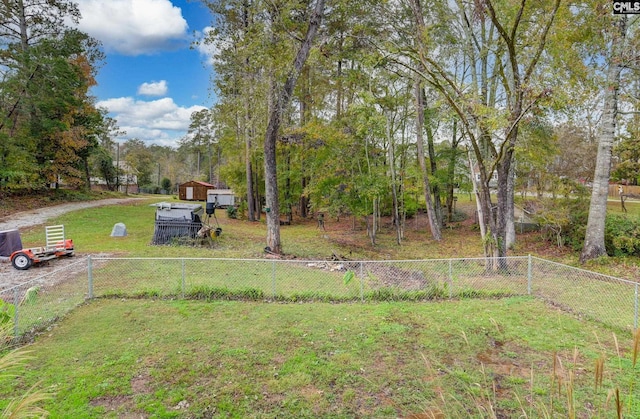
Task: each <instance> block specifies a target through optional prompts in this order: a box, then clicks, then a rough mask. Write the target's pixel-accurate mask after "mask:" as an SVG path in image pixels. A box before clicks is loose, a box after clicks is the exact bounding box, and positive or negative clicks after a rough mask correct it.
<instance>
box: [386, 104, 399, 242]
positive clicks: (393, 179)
mask: <svg viewBox="0 0 640 419" xmlns="http://www.w3.org/2000/svg"><path fill="white" fill-rule="evenodd" d="M389 119H390V117H389V116H388V115H387V118H386V120H387V141H388V143H389V173H390V175H391V194H392V198H393V224H394V226H395V228H396V243H397V244H402V225H401V224H400V211H399V207H398V191H397V187H396V167H395V159H396V158H395V153H394V141H393V138H392V136H391V121H390V120H389Z"/></svg>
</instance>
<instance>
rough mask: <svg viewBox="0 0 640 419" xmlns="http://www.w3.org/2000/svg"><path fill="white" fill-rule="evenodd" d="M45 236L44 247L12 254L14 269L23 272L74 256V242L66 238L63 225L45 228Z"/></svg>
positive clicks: (21, 250) (17, 251)
mask: <svg viewBox="0 0 640 419" xmlns="http://www.w3.org/2000/svg"><path fill="white" fill-rule="evenodd" d="M45 236H46V245H45V246H44V247H31V248H26V249H20V250H16V251H15V252H13V253H11V256H10V259H11V264H12V265H13V267H14V268H16V269H18V270H21V271H23V270H26V269H29V268H30V267H31V266H33V265H35V264H38V263H42V262H45V261H48V260H52V259H56V258H60V257H63V256H67V257H71V256H73V255H74V248H73V240H71V239H67V238H65V235H64V226H63V225H57V226H49V227H45Z"/></svg>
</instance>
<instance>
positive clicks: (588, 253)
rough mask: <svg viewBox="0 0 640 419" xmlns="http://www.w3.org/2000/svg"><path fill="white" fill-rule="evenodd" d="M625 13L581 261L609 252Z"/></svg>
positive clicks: (612, 63)
mask: <svg viewBox="0 0 640 419" xmlns="http://www.w3.org/2000/svg"><path fill="white" fill-rule="evenodd" d="M626 24H627V20H626V16H624V15H623V16H621V17H620V18H619V20H618V22H617V25H616V28H615V30H616V33H614V34H613V39H612V45H611V56H610V57H609V68H608V69H607V80H606V89H605V93H604V113H603V115H602V120H603V121H602V125H601V126H600V132H599V143H598V154H597V157H596V170H595V174H594V176H593V190H592V191H591V203H590V205H589V219H588V221H587V231H586V233H585V237H584V247H583V249H582V253H581V254H580V262H581V263H584V262H586V261H588V260H591V259H595V258H597V257H600V256H605V255H606V254H607V252H606V249H605V245H604V226H605V219H606V216H607V196H608V194H609V175H610V172H611V149H612V148H613V140H614V138H615V134H616V122H617V121H616V118H617V113H618V92H619V90H620V73H621V72H622V66H621V61H622V54H623V51H624V45H623V43H624V39H625V36H626V26H627V25H626Z"/></svg>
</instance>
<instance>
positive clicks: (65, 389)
mask: <svg viewBox="0 0 640 419" xmlns="http://www.w3.org/2000/svg"><path fill="white" fill-rule="evenodd" d="M631 347H632V341H631V339H630V336H628V335H622V336H617V337H616V336H615V335H614V334H613V333H612V332H611V331H610V330H607V329H606V328H603V327H602V326H599V325H597V324H593V323H590V322H586V321H580V320H578V319H576V318H573V317H572V316H570V315H567V314H565V313H562V312H560V311H558V310H556V309H553V308H550V307H548V306H546V305H545V304H544V303H542V302H541V301H538V300H533V299H529V298H520V297H519V298H506V299H501V300H466V301H452V302H437V303H406V302H405V303H400V302H397V303H379V304H366V305H360V304H357V305H353V304H338V305H336V304H325V303H315V304H278V303H271V304H267V303H251V302H198V301H162V300H124V299H123V300H98V301H95V302H93V303H91V304H88V305H85V306H83V307H81V308H79V309H77V310H75V311H73V312H72V313H71V314H70V315H68V316H67V317H66V318H65V319H64V321H62V322H61V323H59V324H58V325H56V326H55V327H53V328H52V329H51V330H50V331H49V332H47V333H46V334H44V335H42V336H40V337H39V338H38V339H37V340H36V342H35V343H34V344H32V345H30V346H29V350H31V351H32V354H33V356H34V359H33V361H32V362H30V364H29V366H28V369H27V371H26V374H25V375H24V376H23V377H21V378H19V379H15V378H11V379H6V380H4V381H1V382H0V394H2V397H0V398H1V399H6V397H7V396H11V395H15V394H19V393H20V392H22V391H24V390H25V389H27V388H28V387H29V386H31V385H32V384H33V383H35V382H36V381H38V380H41V381H42V383H41V387H44V388H48V389H50V390H51V391H52V392H54V394H55V396H54V399H53V400H51V401H50V402H48V403H47V405H46V406H45V407H46V408H47V409H48V410H49V411H50V412H51V415H52V417H68V418H98V417H114V418H115V417H141V416H142V417H161V418H172V417H176V418H182V417H184V418H186V417H237V418H247V417H256V418H263V417H282V418H299V417H381V418H383V417H384V418H386V417H447V418H456V417H457V418H467V417H552V416H553V417H570V415H571V413H572V412H574V413H575V415H576V416H575V417H613V416H615V412H616V408H615V407H614V405H615V403H613V402H612V401H609V402H607V396H608V392H609V390H611V389H613V388H618V389H619V390H620V392H621V403H622V406H623V412H624V413H625V417H637V416H638V414H640V405H639V404H640V403H639V402H640V398H639V397H638V396H640V395H639V394H638V390H637V380H638V375H637V372H636V370H635V368H633V367H632V365H631V360H630V358H631V353H630V348H631ZM601 357H604V359H605V368H604V375H603V380H602V385H601V386H599V387H598V388H596V386H595V374H594V369H595V365H596V360H597V359H599V358H601ZM554 359H555V362H554ZM411 415H413V416H411Z"/></svg>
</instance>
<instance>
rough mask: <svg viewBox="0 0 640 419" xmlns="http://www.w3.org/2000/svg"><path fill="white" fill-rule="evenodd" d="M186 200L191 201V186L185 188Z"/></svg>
mask: <svg viewBox="0 0 640 419" xmlns="http://www.w3.org/2000/svg"><path fill="white" fill-rule="evenodd" d="M187 200H188V201H192V200H193V186H187Z"/></svg>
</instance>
